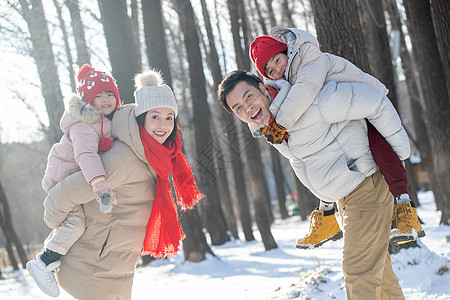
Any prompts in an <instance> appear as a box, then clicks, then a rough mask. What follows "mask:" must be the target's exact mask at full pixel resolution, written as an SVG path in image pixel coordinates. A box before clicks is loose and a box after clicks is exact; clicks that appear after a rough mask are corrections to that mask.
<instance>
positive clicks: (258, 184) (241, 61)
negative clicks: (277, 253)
mask: <svg viewBox="0 0 450 300" xmlns="http://www.w3.org/2000/svg"><path fill="white" fill-rule="evenodd" d="M227 5H228V10H229V13H230V21H231V32H232V35H233V44H234V51H235V55H236V61H237V65H238V68H239V69H242V70H250V59H249V58H248V55H247V54H246V53H248V51H247V52H245V51H244V49H243V48H242V43H241V42H242V39H243V40H244V43H245V40H246V37H245V36H246V32H245V28H246V26H245V25H244V24H245V18H246V16H245V15H243V14H242V13H243V11H242V9H240V8H239V4H238V2H237V1H236V0H228V1H227ZM239 20H240V21H241V22H243V23H244V24H242V26H241V25H240V24H239ZM241 29H242V32H243V37H241V35H240V31H241ZM240 127H241V129H240V130H239V132H241V134H242V139H241V143H242V145H241V146H240V147H239V148H238V149H236V150H237V151H241V149H243V150H244V151H245V154H246V158H247V164H248V170H249V174H250V183H251V187H252V198H253V203H254V208H255V221H256V225H257V226H258V229H259V231H260V233H261V237H262V240H263V244H264V247H265V249H266V250H270V249H273V248H277V247H278V246H277V244H276V242H275V239H274V238H273V235H272V232H271V231H270V224H271V222H272V220H273V216H272V215H271V210H270V209H268V208H267V206H268V204H270V199H269V190H268V186H267V181H266V178H265V176H264V169H263V167H262V166H263V165H262V162H261V158H260V155H261V154H260V153H261V151H260V149H259V146H258V143H257V142H256V140H254V138H253V137H252V136H251V133H250V131H249V130H248V128H243V126H242V124H241V126H240ZM245 127H247V126H245Z"/></svg>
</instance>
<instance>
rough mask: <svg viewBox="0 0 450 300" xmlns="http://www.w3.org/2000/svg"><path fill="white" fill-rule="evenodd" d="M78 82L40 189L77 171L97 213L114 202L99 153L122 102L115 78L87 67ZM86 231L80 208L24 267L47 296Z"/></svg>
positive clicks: (104, 147) (104, 148) (54, 293)
mask: <svg viewBox="0 0 450 300" xmlns="http://www.w3.org/2000/svg"><path fill="white" fill-rule="evenodd" d="M77 79H78V94H72V95H71V96H70V97H69V99H68V101H67V103H66V105H65V106H66V107H65V111H64V114H63V116H62V118H61V122H60V126H61V130H62V131H63V133H64V135H63V137H62V138H61V140H60V142H59V143H56V144H55V145H53V147H52V149H51V150H50V153H49V155H48V162H47V168H46V170H45V175H44V178H43V180H42V187H43V189H44V190H45V191H46V192H48V191H49V190H50V189H51V188H53V187H54V186H55V185H56V184H57V183H58V182H60V181H61V180H62V179H64V178H65V177H67V176H69V175H70V174H73V173H75V172H77V171H79V170H81V172H82V173H83V175H84V178H85V179H86V181H87V182H88V183H89V184H90V185H91V186H92V189H93V192H94V195H95V198H96V200H97V201H98V202H99V208H100V210H101V211H102V212H103V213H105V214H106V213H109V212H110V211H111V209H112V204H116V202H117V201H116V199H115V197H114V195H113V193H112V190H111V185H110V184H109V183H108V181H106V172H105V169H104V168H103V165H102V162H101V160H100V156H99V154H98V151H107V150H108V149H109V147H110V146H111V140H110V139H109V137H110V136H111V119H112V116H113V114H114V112H115V111H116V109H117V107H118V106H119V104H120V97H119V92H118V90H117V86H116V83H115V80H114V78H112V77H111V76H109V75H107V74H105V73H104V72H101V71H97V70H94V69H93V68H92V67H91V66H90V65H87V64H86V65H83V66H82V67H81V68H80V70H79V72H78V75H77ZM84 230H85V220H84V212H83V208H82V206H81V205H78V206H76V208H75V209H74V210H73V211H71V212H70V213H69V214H68V215H67V218H66V220H65V221H64V222H63V223H62V224H61V226H60V227H59V228H57V229H54V230H53V231H52V233H51V234H50V236H49V237H48V238H47V240H46V242H45V244H46V245H45V246H46V248H45V250H44V251H43V252H40V253H38V254H37V255H36V258H35V259H33V260H31V261H29V262H28V263H27V269H28V271H29V272H30V274H31V276H32V277H33V279H34V280H35V281H36V283H37V285H38V286H39V287H40V288H41V290H42V291H44V292H45V293H46V294H48V295H50V296H53V297H56V296H58V295H59V287H58V284H57V283H56V280H55V276H54V272H56V271H57V270H58V268H59V265H60V261H59V258H60V257H61V256H62V255H65V254H67V252H68V250H69V248H70V247H71V246H72V245H73V244H74V243H75V241H76V240H78V238H79V237H80V236H81V235H82V234H83V232H84Z"/></svg>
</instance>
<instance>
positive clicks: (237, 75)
mask: <svg viewBox="0 0 450 300" xmlns="http://www.w3.org/2000/svg"><path fill="white" fill-rule="evenodd" d="M241 81H245V82H246V83H248V84H249V85H251V86H254V87H255V88H257V89H259V84H260V83H262V80H261V79H259V78H258V77H257V76H256V75H255V74H253V73H250V72H248V71H244V70H235V71H233V72H230V73H228V74H227V76H225V78H224V79H223V80H222V82H221V83H220V84H219V86H218V88H217V100H218V101H219V103H220V104H222V106H223V108H224V109H225V110H226V111H228V112H229V113H233V111H232V110H231V108H230V107H229V106H228V103H227V101H226V97H227V95H228V94H229V93H230V92H231V91H232V90H233V89H234V87H235V86H236V85H237V84H238V83H239V82H241Z"/></svg>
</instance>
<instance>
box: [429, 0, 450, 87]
mask: <svg viewBox="0 0 450 300" xmlns="http://www.w3.org/2000/svg"><path fill="white" fill-rule="evenodd" d="M431 12H432V15H433V22H434V30H435V32H436V36H437V44H438V48H439V54H440V56H441V62H442V67H443V68H444V74H445V81H446V83H447V94H449V95H450V57H449V53H450V22H449V20H450V2H449V1H448V0H433V1H432V3H431Z"/></svg>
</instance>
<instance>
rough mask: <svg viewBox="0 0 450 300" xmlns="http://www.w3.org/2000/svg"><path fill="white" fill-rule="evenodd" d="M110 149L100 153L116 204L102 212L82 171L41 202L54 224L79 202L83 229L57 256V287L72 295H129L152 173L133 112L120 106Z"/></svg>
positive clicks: (146, 215)
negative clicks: (67, 249) (83, 218)
mask: <svg viewBox="0 0 450 300" xmlns="http://www.w3.org/2000/svg"><path fill="white" fill-rule="evenodd" d="M113 136H114V137H115V138H117V139H116V140H115V141H114V142H113V144H112V146H111V149H110V150H108V151H107V152H105V153H104V154H102V155H101V158H102V162H103V165H104V167H105V170H106V174H107V178H108V182H109V183H110V184H111V186H112V188H113V192H114V194H115V195H116V197H117V205H115V206H114V207H113V210H112V212H111V213H109V214H103V213H101V212H100V210H99V208H98V203H97V202H96V201H95V200H93V199H94V195H93V193H92V188H91V187H90V186H89V185H88V184H87V183H86V181H85V180H84V178H83V175H82V174H81V172H77V173H74V174H72V175H70V176H69V177H67V178H66V179H64V180H62V181H61V182H60V183H59V184H57V185H56V186H55V187H54V188H53V189H51V190H50V191H49V194H48V197H47V198H46V199H45V201H44V207H45V213H44V220H45V222H46V223H47V225H48V226H49V227H51V228H57V227H58V226H59V225H60V224H61V223H62V222H63V221H64V219H65V217H66V215H67V213H68V212H70V211H71V210H72V208H73V207H74V206H75V205H77V204H83V209H84V212H85V215H86V230H85V232H84V234H83V235H82V236H81V238H80V239H79V240H78V241H77V242H76V243H75V244H74V245H73V246H72V247H71V248H70V250H69V252H68V253H67V255H65V256H62V257H61V270H60V271H59V272H58V273H56V276H57V280H58V282H59V284H60V286H61V287H62V288H63V289H65V290H66V291H67V292H68V293H69V294H71V295H72V296H73V297H75V298H77V299H83V300H84V299H92V300H94V299H95V300H103V299H105V300H106V299H108V300H109V299H111V300H112V299H120V300H122V299H130V297H131V287H132V283H133V276H134V268H135V264H136V261H137V259H138V257H139V255H140V253H141V249H142V245H143V241H144V237H145V232H146V227H147V222H148V220H149V217H150V213H151V210H152V206H153V202H154V200H155V183H156V176H157V175H156V173H155V172H154V170H153V169H152V168H151V167H150V165H149V164H148V163H147V160H146V158H145V154H144V148H143V146H142V142H141V140H140V137H139V131H138V124H137V122H136V119H135V116H134V105H125V106H124V107H122V108H119V110H118V111H117V112H116V113H115V115H114V118H113Z"/></svg>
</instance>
